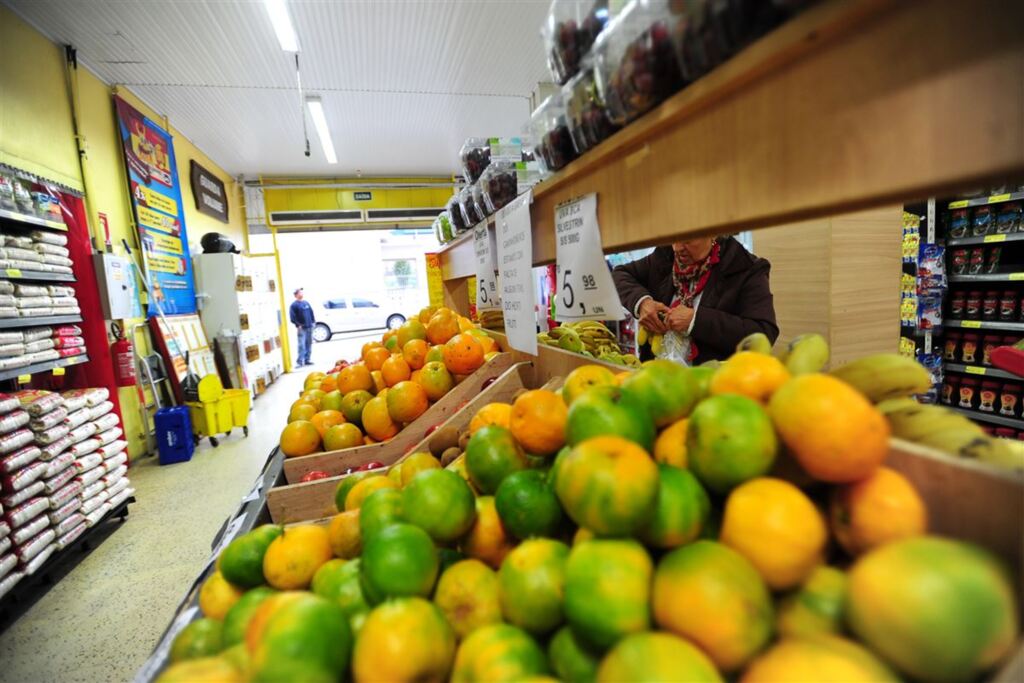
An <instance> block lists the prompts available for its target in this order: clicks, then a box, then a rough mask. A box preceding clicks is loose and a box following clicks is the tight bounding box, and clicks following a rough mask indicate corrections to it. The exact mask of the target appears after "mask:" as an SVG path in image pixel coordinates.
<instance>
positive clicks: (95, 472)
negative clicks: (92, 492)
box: [75, 467, 107, 486]
mask: <svg viewBox="0 0 1024 683" xmlns="http://www.w3.org/2000/svg"><path fill="white" fill-rule="evenodd" d="M106 471H107V470H106V469H104V468H102V467H94V468H92V469H91V470H86V471H84V472H81V473H80V474H79V475H78V476H76V477H75V481H80V482H82V485H83V486H88V485H89V484H92V483H95V482H97V481H99V480H100V478H101V477H103V476H104V474H106Z"/></svg>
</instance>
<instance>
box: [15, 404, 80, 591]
mask: <svg viewBox="0 0 1024 683" xmlns="http://www.w3.org/2000/svg"><path fill="white" fill-rule="evenodd" d="M63 402H64V401H63V399H62V398H61V397H60V394H53V393H49V392H42V391H23V392H18V393H17V394H15V395H14V396H7V395H0V415H2V417H0V430H4V431H3V434H2V436H0V453H2V455H0V488H2V490H3V493H2V495H0V505H3V508H4V515H3V522H2V524H0V533H2V534H3V537H4V541H6V542H4V541H0V547H4V548H5V550H4V553H6V552H7V550H8V549H9V550H10V553H11V554H13V556H14V559H15V562H13V563H12V561H11V559H10V558H8V557H6V555H0V568H4V567H6V571H5V572H0V573H2V574H4V576H3V578H0V582H2V584H0V595H2V594H3V593H5V592H7V591H9V590H10V589H11V588H12V587H13V586H14V585H15V584H16V583H17V582H18V581H20V580H21V579H22V578H23V577H25V576H28V575H30V574H32V573H34V572H35V571H36V570H37V569H39V567H40V566H42V564H43V563H44V562H46V560H47V559H48V558H49V557H50V555H52V554H53V553H54V552H56V550H57V548H58V546H57V545H56V541H57V529H55V528H53V525H52V524H51V522H50V517H49V515H48V513H49V512H50V510H51V505H52V504H53V503H52V502H51V496H53V495H54V494H56V493H58V492H60V491H62V489H63V488H64V486H65V485H66V484H67V483H68V482H69V481H70V478H69V477H68V476H67V475H64V474H62V473H61V472H60V471H59V469H56V468H53V467H51V463H50V462H49V459H47V458H48V456H47V455H46V453H45V449H44V446H43V445H42V444H41V440H40V435H41V434H59V433H60V432H62V431H63V430H61V429H59V428H58V429H57V430H56V432H52V431H48V430H52V429H53V426H55V422H59V421H62V420H63V419H64V417H66V413H64V412H63V409H62V408H61V404H62V403H63ZM44 425H48V426H44ZM37 430H38V431H37ZM45 439H46V436H43V437H42V440H45ZM65 495H66V494H65Z"/></svg>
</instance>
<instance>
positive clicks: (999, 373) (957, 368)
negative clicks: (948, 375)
mask: <svg viewBox="0 0 1024 683" xmlns="http://www.w3.org/2000/svg"><path fill="white" fill-rule="evenodd" d="M946 369H947V370H949V371H950V372H963V373H966V374H968V375H981V376H983V377H996V378H998V379H1014V380H1017V381H1022V380H1024V377H1021V376H1019V375H1015V374H1013V373H1012V372H1006V371H1005V370H1000V369H999V368H988V367H983V366H981V365H961V364H960V363H946Z"/></svg>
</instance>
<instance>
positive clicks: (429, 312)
mask: <svg viewBox="0 0 1024 683" xmlns="http://www.w3.org/2000/svg"><path fill="white" fill-rule="evenodd" d="M438 308H439V306H424V307H423V308H421V309H420V312H419V315H417V316H416V318H417V319H418V320H419V321H420V322H421V323H423V324H424V325H426V324H427V323H429V322H430V318H431V316H433V315H434V314H435V313H437V309H438Z"/></svg>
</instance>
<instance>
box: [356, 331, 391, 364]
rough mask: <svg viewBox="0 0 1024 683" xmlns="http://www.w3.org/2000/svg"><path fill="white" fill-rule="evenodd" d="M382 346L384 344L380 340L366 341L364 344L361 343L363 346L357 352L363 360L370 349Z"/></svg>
mask: <svg viewBox="0 0 1024 683" xmlns="http://www.w3.org/2000/svg"><path fill="white" fill-rule="evenodd" d="M385 336H387V335H385ZM382 346H384V344H383V343H381V342H375V341H371V342H366V343H365V344H363V348H362V350H361V351H360V352H359V357H360V358H362V359H363V360H364V361H365V360H366V359H367V356H368V355H369V352H370V350H371V349H379V348H381V347H382Z"/></svg>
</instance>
